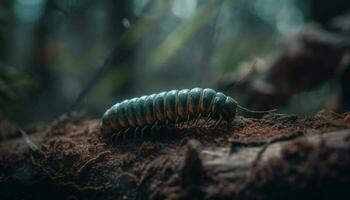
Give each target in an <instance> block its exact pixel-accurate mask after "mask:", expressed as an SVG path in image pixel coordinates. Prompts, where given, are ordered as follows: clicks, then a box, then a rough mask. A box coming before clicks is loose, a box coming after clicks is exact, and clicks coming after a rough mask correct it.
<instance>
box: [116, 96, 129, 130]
mask: <svg viewBox="0 0 350 200" xmlns="http://www.w3.org/2000/svg"><path fill="white" fill-rule="evenodd" d="M128 101H129V100H125V101H123V102H121V103H120V104H119V105H118V108H117V114H116V116H117V118H118V121H119V123H120V124H121V125H122V126H123V127H127V126H129V123H128V118H127V115H126V108H127V105H128Z"/></svg>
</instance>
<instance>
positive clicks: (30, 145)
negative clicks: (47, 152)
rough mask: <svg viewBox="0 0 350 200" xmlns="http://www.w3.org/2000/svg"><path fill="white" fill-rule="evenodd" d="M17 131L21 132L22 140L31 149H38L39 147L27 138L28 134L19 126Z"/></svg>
mask: <svg viewBox="0 0 350 200" xmlns="http://www.w3.org/2000/svg"><path fill="white" fill-rule="evenodd" d="M18 131H19V132H20V133H21V134H22V137H23V140H24V142H25V143H26V144H27V145H28V146H29V148H30V149H31V150H32V151H39V147H38V146H36V145H35V144H34V143H33V142H32V141H31V140H30V138H29V136H28V134H27V133H26V132H25V131H24V130H23V129H21V128H18Z"/></svg>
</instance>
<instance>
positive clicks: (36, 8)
mask: <svg viewBox="0 0 350 200" xmlns="http://www.w3.org/2000/svg"><path fill="white" fill-rule="evenodd" d="M44 6H45V0H16V1H15V7H14V11H15V15H16V17H17V18H18V19H19V20H21V21H23V22H27V23H32V22H36V21H37V20H38V19H39V18H40V16H41V15H42V13H43V8H44Z"/></svg>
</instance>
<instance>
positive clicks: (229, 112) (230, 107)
mask: <svg viewBox="0 0 350 200" xmlns="http://www.w3.org/2000/svg"><path fill="white" fill-rule="evenodd" d="M236 109H237V101H235V100H234V99H233V98H231V97H229V96H227V98H226V100H225V103H224V105H223V109H222V114H223V117H224V119H225V120H226V121H232V120H233V119H234V117H235V115H236Z"/></svg>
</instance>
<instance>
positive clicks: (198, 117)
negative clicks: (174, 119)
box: [193, 113, 202, 126]
mask: <svg viewBox="0 0 350 200" xmlns="http://www.w3.org/2000/svg"><path fill="white" fill-rule="evenodd" d="M201 117H202V113H199V115H198V116H197V118H196V120H195V121H194V123H193V125H195V126H197V125H198V122H199V120H200V119H201Z"/></svg>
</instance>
